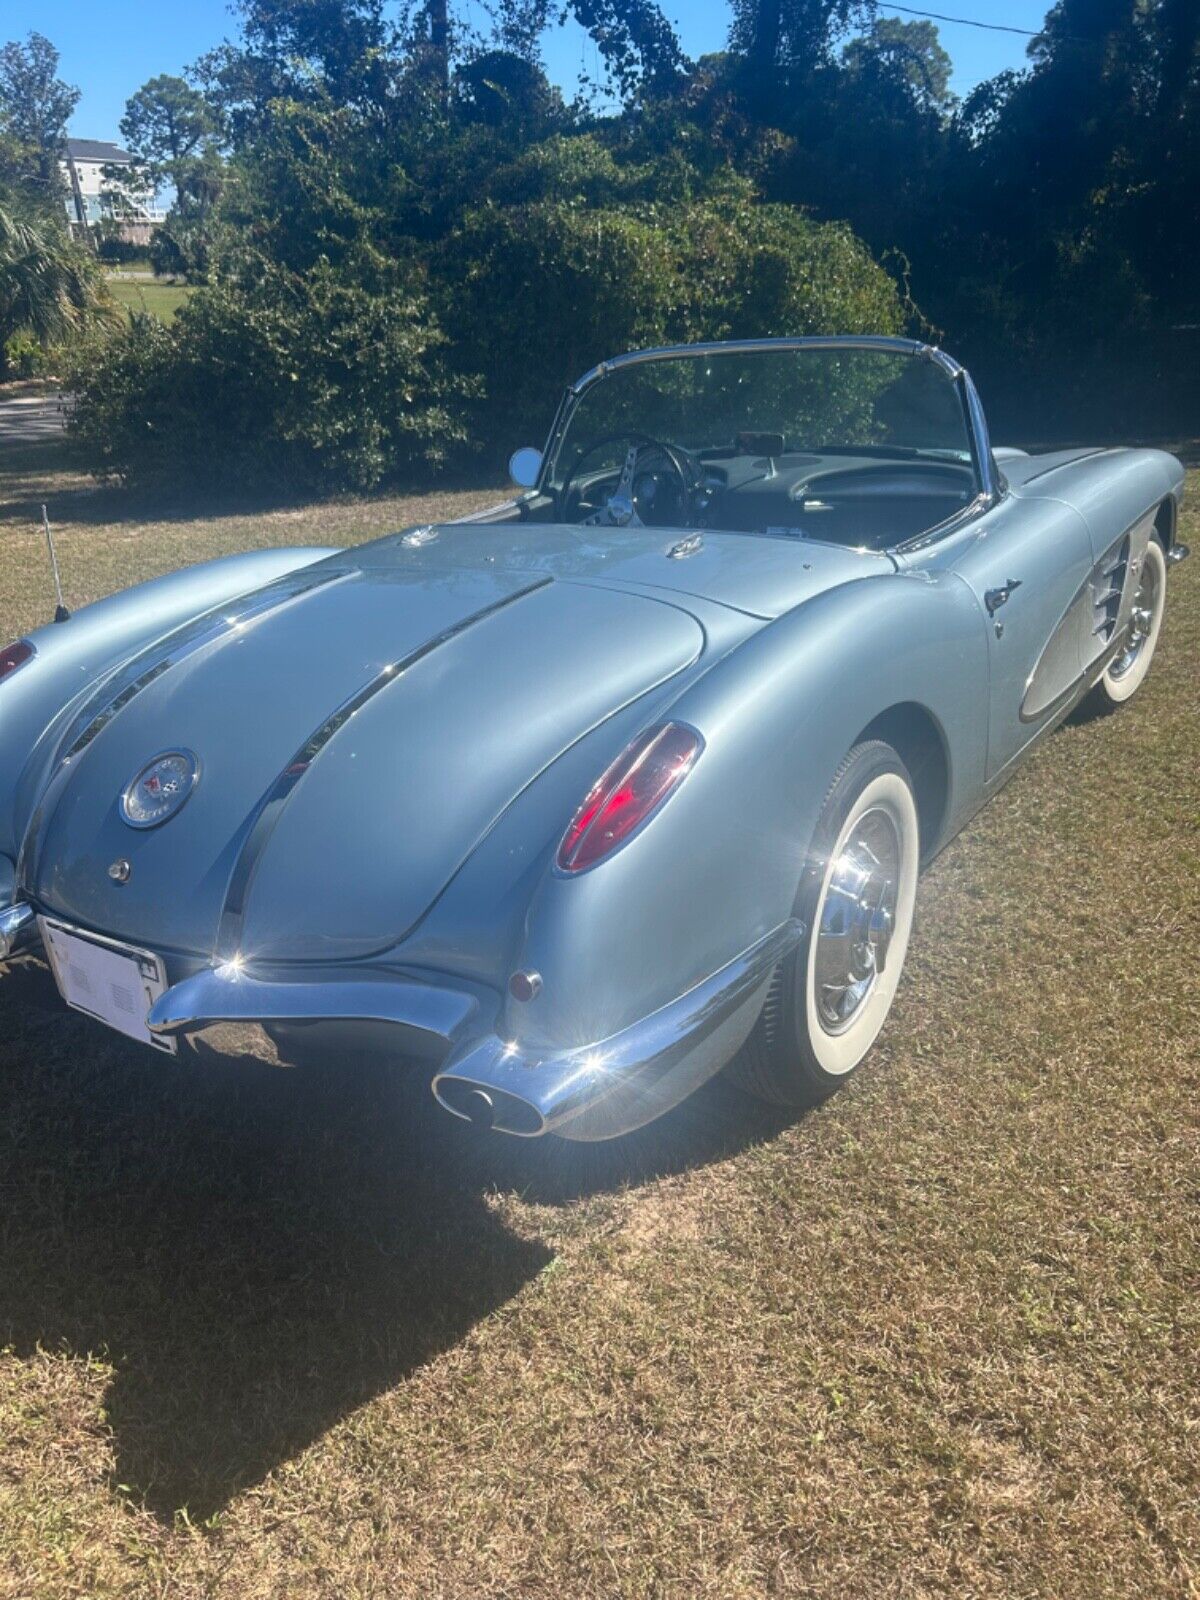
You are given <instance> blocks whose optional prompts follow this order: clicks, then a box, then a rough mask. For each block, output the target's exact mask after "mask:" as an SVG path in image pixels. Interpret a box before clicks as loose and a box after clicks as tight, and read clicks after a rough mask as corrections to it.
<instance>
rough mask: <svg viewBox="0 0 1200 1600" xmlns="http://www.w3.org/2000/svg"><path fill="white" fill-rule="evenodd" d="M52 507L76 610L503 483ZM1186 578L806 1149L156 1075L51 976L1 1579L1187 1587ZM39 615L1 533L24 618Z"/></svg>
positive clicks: (1190, 1507) (2, 1215)
mask: <svg viewBox="0 0 1200 1600" xmlns="http://www.w3.org/2000/svg"><path fill="white" fill-rule="evenodd" d="M18 465H23V470H24V472H25V480H24V482H23V483H22V484H19V485H16V486H15V489H14V497H15V498H17V499H24V500H25V501H26V502H28V501H30V500H31V499H37V498H40V496H41V492H42V489H43V488H44V487H45V485H46V478H45V476H44V474H45V473H47V472H49V471H51V469H52V468H53V461H52V460H50V459H45V460H26V461H25V462H24V463H23V464H22V463H18ZM39 474H42V476H41V477H39ZM50 486H51V488H52V489H53V491H54V495H55V501H54V502H52V506H53V505H54V504H55V502H57V506H58V510H57V520H58V522H59V524H60V526H61V528H62V556H63V565H64V569H65V572H66V574H67V581H68V587H69V588H70V590H71V592H72V598H73V599H75V600H82V599H84V598H86V597H88V596H90V595H93V594H98V593H100V592H102V591H103V590H105V589H107V588H109V587H112V586H114V585H115V584H117V583H119V582H128V581H130V580H132V579H133V578H135V577H139V576H143V575H145V574H148V573H151V572H157V571H161V570H164V569H166V568H168V567H171V566H174V565H177V564H178V563H179V562H181V561H184V560H195V559H199V558H201V557H202V556H204V555H206V554H210V553H217V552H224V551H227V550H233V549H236V548H239V547H240V546H243V545H246V544H250V543H254V544H262V543H278V542H282V541H284V540H288V541H292V540H302V541H307V540H316V539H319V540H326V539H328V540H331V541H334V542H337V541H340V540H343V539H345V538H347V537H348V536H351V535H352V534H357V533H359V532H361V533H362V534H363V535H364V536H365V535H366V534H369V533H373V532H376V531H380V530H381V529H382V528H383V527H385V526H393V525H398V524H400V523H403V522H409V521H415V520H423V519H426V518H429V517H432V516H436V515H438V514H445V513H446V511H448V510H452V509H454V508H455V507H459V506H464V505H466V504H467V503H468V500H469V496H461V497H442V499H441V500H440V501H439V502H438V503H436V504H435V503H432V502H430V501H420V502H414V501H402V500H391V501H375V502H369V503H358V504H349V503H348V504H343V505H338V506H333V507H306V508H294V509H291V510H285V511H279V510H276V511H273V512H268V513H265V514H262V515H259V516H251V515H249V514H247V513H244V512H233V511H231V512H230V513H229V514H228V515H225V516H220V517H208V518H195V517H188V516H185V515H183V514H182V513H180V514H178V515H176V516H174V517H162V516H160V517H158V518H157V520H145V521H140V520H136V519H135V518H134V517H133V516H132V514H130V513H128V511H127V509H125V508H123V507H122V503H121V502H120V501H119V500H117V499H107V498H105V497H97V496H96V495H95V494H94V492H92V491H84V489H83V488H82V486H81V485H78V484H77V485H74V486H72V484H71V483H70V482H69V481H67V480H65V479H63V478H60V477H54V478H53V480H52V482H51V485H50ZM1188 520H1189V523H1190V537H1191V539H1192V542H1193V544H1195V545H1198V546H1200V519H1198V518H1197V516H1196V513H1195V511H1194V510H1193V511H1192V512H1191V513H1190V514H1189V518H1188ZM1184 536H1185V537H1188V536H1189V532H1188V530H1187V529H1185V533H1184ZM1171 589H1172V594H1171V602H1170V610H1169V616H1168V622H1167V626H1166V629H1165V633H1164V637H1163V642H1162V645H1161V649H1160V657H1159V660H1158V662H1157V663H1156V666H1155V670H1154V672H1153V674H1152V675H1151V677H1150V679H1149V681H1148V683H1147V685H1146V688H1145V689H1144V691H1143V692H1142V693H1141V694H1139V696H1138V698H1137V701H1136V703H1135V704H1134V705H1133V706H1131V707H1130V708H1128V709H1127V710H1125V711H1124V712H1122V713H1121V714H1119V715H1117V716H1115V717H1112V718H1109V719H1106V720H1103V721H1099V722H1091V723H1076V724H1072V725H1068V726H1067V727H1065V728H1064V729H1062V730H1061V731H1060V732H1059V733H1058V734H1056V735H1055V736H1054V737H1053V738H1052V739H1050V740H1049V741H1048V742H1047V743H1046V744H1045V745H1043V747H1042V748H1041V750H1040V752H1039V753H1038V754H1037V755H1036V756H1035V757H1034V759H1033V760H1032V761H1031V762H1030V763H1029V765H1028V766H1027V767H1026V768H1025V770H1024V771H1023V772H1022V773H1021V774H1020V775H1019V777H1018V778H1017V779H1016V780H1015V781H1014V782H1013V783H1012V784H1011V785H1010V786H1009V788H1008V789H1007V790H1006V791H1005V792H1004V794H1003V795H1001V797H1000V798H999V799H998V800H997V801H996V802H995V803H994V804H993V805H992V806H991V807H990V808H989V809H988V810H987V811H986V812H984V813H983V814H982V815H981V816H980V817H979V818H978V819H977V820H976V821H975V822H974V823H973V824H972V826H971V827H970V828H969V829H968V830H967V832H966V833H965V834H964V835H963V836H962V837H961V838H960V839H959V840H958V841H957V842H956V843H955V844H954V845H953V846H952V847H951V848H950V850H949V851H948V852H947V853H946V854H945V855H944V856H943V857H942V858H941V860H940V861H939V862H938V863H937V864H936V865H935V866H934V868H933V869H932V870H931V872H930V873H929V874H928V875H927V877H926V878H925V880H924V884H923V888H922V891H921V895H920V900H919V923H918V929H917V932H916V935H915V939H914V943H913V948H912V953H911V959H910V968H909V972H908V974H907V978H906V982H905V984H904V986H903V988H902V992H901V996H900V999H899V1001H898V1003H897V1006H896V1009H895V1013H894V1015H893V1018H892V1020H891V1022H890V1023H889V1025H888V1028H887V1030H886V1032H885V1036H884V1038H883V1040H882V1043H881V1046H880V1048H879V1049H878V1050H877V1052H876V1053H875V1056H874V1057H873V1059H872V1062H871V1064H870V1067H869V1069H868V1070H866V1071H865V1072H864V1073H863V1074H862V1075H861V1076H860V1078H858V1079H856V1080H855V1081H854V1082H853V1083H852V1084H851V1085H850V1086H849V1087H848V1088H847V1090H846V1091H845V1092H843V1093H842V1094H840V1095H839V1096H837V1097H836V1098H835V1099H834V1100H833V1101H832V1102H830V1104H829V1105H828V1106H827V1107H825V1108H824V1109H823V1110H821V1111H820V1112H817V1113H813V1114H810V1115H808V1116H805V1117H802V1118H799V1119H797V1120H790V1121H789V1120H787V1119H783V1118H780V1117H778V1116H776V1115H775V1114H773V1113H769V1112H766V1111H763V1110H760V1109H757V1108H755V1107H754V1106H752V1105H751V1104H750V1103H749V1102H746V1101H743V1100H741V1099H740V1098H739V1097H738V1096H737V1095H735V1094H734V1093H733V1092H732V1091H730V1090H728V1089H726V1088H724V1087H722V1086H721V1085H719V1084H718V1085H715V1086H713V1087H712V1088H711V1089H710V1090H708V1091H707V1092H705V1093H703V1094H701V1095H699V1096H697V1097H696V1099H695V1100H694V1101H692V1102H691V1103H690V1104H688V1105H687V1106H685V1107H684V1108H682V1110H681V1111H680V1112H679V1113H677V1114H676V1115H674V1116H672V1117H670V1118H668V1119H666V1120H665V1121H664V1122H663V1123H661V1124H659V1125H657V1126H656V1127H655V1128H653V1129H650V1130H647V1131H646V1132H645V1133H644V1134H642V1135H639V1136H637V1137H635V1138H633V1139H630V1140H626V1141H622V1142H620V1143H618V1144H615V1145H611V1146H604V1147H599V1148H596V1149H588V1148H586V1147H571V1146H565V1145H554V1144H552V1143H544V1144H533V1145H529V1144H524V1143H520V1142H516V1141H512V1142H507V1143H505V1142H502V1141H500V1140H498V1139H487V1138H484V1137H482V1136H479V1135H476V1134H475V1133H474V1132H472V1131H471V1130H470V1129H465V1128H462V1127H460V1126H459V1125H457V1124H454V1123H452V1122H451V1121H450V1120H449V1119H448V1118H445V1117H444V1116H442V1115H441V1114H440V1113H438V1112H437V1110H436V1108H435V1107H434V1106H433V1104H432V1101H431V1098H430V1096H429V1094H428V1091H427V1089H426V1088H425V1086H424V1084H423V1082H421V1081H417V1080H416V1079H410V1080H405V1079H403V1078H399V1079H398V1078H395V1077H389V1076H387V1075H386V1074H381V1073H380V1072H378V1071H372V1072H359V1071H357V1070H355V1069H354V1067H353V1066H352V1065H350V1066H347V1067H346V1068H344V1069H343V1070H341V1071H340V1072H336V1073H330V1074H326V1075H321V1074H312V1073H301V1072H294V1073H279V1072H270V1071H268V1070H266V1069H255V1068H253V1067H247V1066H246V1065H244V1064H238V1063H229V1064H227V1065H226V1064H222V1065H219V1066H216V1067H214V1068H213V1069H212V1070H210V1071H208V1072H206V1073H204V1074H203V1075H200V1074H195V1073H189V1072H187V1071H186V1070H183V1069H180V1068H173V1067H171V1066H169V1065H164V1063H163V1061H162V1060H161V1059H160V1058H157V1057H155V1058H148V1057H147V1056H146V1055H145V1054H143V1053H141V1052H140V1051H138V1050H137V1049H136V1048H134V1047H129V1048H127V1047H125V1046H124V1045H123V1044H122V1043H121V1042H120V1041H119V1040H118V1039H116V1038H115V1037H113V1036H110V1035H107V1034H104V1033H103V1032H101V1031H99V1030H98V1029H97V1028H95V1027H94V1026H92V1025H91V1024H89V1023H87V1022H86V1021H85V1020H83V1019H81V1018H79V1017H76V1016H73V1015H70V1014H67V1013H65V1012H64V1011H63V1010H62V1008H61V1007H60V1005H59V1003H58V1001H57V998H56V996H55V994H54V992H53V990H52V986H51V984H50V981H49V978H48V976H47V975H46V973H45V971H44V970H43V969H42V968H41V967H40V966H38V965H37V964H36V963H32V962H25V963H24V964H23V965H22V966H21V968H20V970H18V971H15V972H14V973H13V974H12V975H11V977H10V979H9V980H8V981H7V982H5V983H4V984H2V985H0V1346H6V1347H7V1348H5V1349H4V1353H3V1355H2V1356H0V1595H4V1596H7V1597H17V1596H20V1597H22V1600H24V1597H27V1596H38V1597H41V1596H55V1597H67V1596H80V1597H82V1596H88V1597H93V1596H99V1597H105V1600H108V1597H115V1596H135V1595H136V1596H150V1595H159V1596H168V1595H169V1596H171V1597H172V1600H199V1597H200V1596H208V1595H220V1596H234V1597H238V1600H241V1597H251V1596H253V1597H266V1596H278V1597H283V1596H286V1597H288V1600H298V1597H308V1596H313V1597H316V1596H322V1597H333V1596H337V1597H342V1596H355V1597H383V1596H387V1597H389V1600H392V1597H395V1600H407V1597H410V1596H411V1597H421V1600H425V1597H429V1600H435V1597H437V1600H440V1597H445V1600H458V1597H466V1596H488V1597H494V1600H500V1597H508V1600H517V1597H520V1600H542V1597H548V1600H549V1597H552V1600H593V1597H595V1600H600V1597H604V1600H608V1597H616V1596H621V1597H635V1596H636V1597H651V1596H653V1597H664V1600H665V1597H671V1600H676V1597H678V1600H684V1597H687V1600H691V1597H699V1596H704V1597H714V1600H718V1597H719V1600H743V1597H745V1600H748V1597H751V1596H753V1597H759V1596H794V1597H797V1600H799V1597H804V1600H818V1597H820V1600H824V1597H829V1600H846V1597H854V1600H859V1597H863V1600H871V1597H880V1600H882V1597H884V1596H887V1597H889V1600H890V1597H917V1596H935V1595H936V1596H954V1597H955V1600H964V1597H973V1596H988V1597H993V1596H994V1597H996V1600H1026V1597H1029V1600H1032V1597H1038V1600H1054V1597H1064V1600H1066V1597H1070V1600H1100V1597H1113V1600H1117V1597H1120V1600H1129V1597H1133V1596H1137V1597H1139V1600H1145V1597H1157V1596H1162V1597H1168V1596H1170V1597H1183V1596H1194V1595H1196V1593H1197V1583H1198V1578H1197V1573H1198V1568H1200V1513H1198V1506H1197V1489H1198V1485H1200V1428H1198V1422H1200V1417H1198V1406H1197V1392H1198V1389H1197V1378H1198V1376H1200V1374H1198V1371H1197V1368H1198V1365H1200V1362H1198V1357H1197V1352H1198V1350H1200V1326H1198V1324H1200V1314H1198V1309H1197V1304H1198V1303H1197V1296H1196V1289H1197V1261H1198V1255H1197V1217H1198V1214H1200V1213H1198V1210H1197V1198H1198V1189H1200V1184H1198V1181H1197V1166H1196V1155H1197V1149H1196V1133H1197V1103H1198V1102H1197V1086H1198V1079H1200V1060H1198V1048H1197V1032H1198V1023H1200V996H1198V992H1197V979H1196V970H1197V968H1196V950H1197V948H1198V947H1200V761H1198V753H1200V729H1198V727H1197V711H1196V706H1197V699H1196V682H1197V678H1198V676H1200V626H1198V620H1197V619H1198V613H1197V600H1198V597H1200V559H1197V560H1195V561H1193V562H1190V563H1188V564H1187V565H1185V566H1183V567H1181V568H1179V569H1177V570H1176V571H1174V572H1173V574H1172V579H1171ZM46 592H47V589H46V582H45V578H44V572H43V567H42V560H41V555H40V551H39V550H38V549H37V543H36V537H35V535H34V533H33V531H32V530H31V529H30V528H29V527H28V526H27V525H26V522H25V520H24V519H23V515H18V516H16V517H15V518H14V517H10V519H9V520H8V521H5V522H0V611H2V614H3V617H4V627H3V629H0V631H3V632H4V633H6V634H7V635H11V634H13V633H15V632H18V631H19V630H20V629H21V628H22V627H25V626H28V625H29V624H30V623H31V622H33V621H34V620H36V619H37V618H38V617H40V616H44V615H45V610H46Z"/></svg>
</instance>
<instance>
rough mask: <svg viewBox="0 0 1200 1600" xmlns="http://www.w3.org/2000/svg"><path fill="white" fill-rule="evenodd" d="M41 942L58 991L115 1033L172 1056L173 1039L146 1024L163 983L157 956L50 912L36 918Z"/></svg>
mask: <svg viewBox="0 0 1200 1600" xmlns="http://www.w3.org/2000/svg"><path fill="white" fill-rule="evenodd" d="M38 923H39V925H40V927H41V930H42V942H43V943H44V945H45V947H46V954H47V955H48V956H49V958H50V967H51V970H52V971H53V973H54V978H55V982H56V983H57V984H58V992H59V993H60V994H61V995H62V997H63V999H64V1000H65V1001H66V1002H67V1004H68V1005H69V1006H71V1007H72V1008H73V1009H74V1010H75V1011H83V1012H85V1013H86V1014H87V1015H88V1016H89V1017H95V1018H96V1020H97V1022H104V1023H107V1025H108V1026H109V1027H110V1028H115V1029H116V1030H117V1032H118V1033H124V1034H128V1036H129V1037H130V1038H131V1039H138V1040H140V1041H141V1043H142V1044H149V1045H153V1046H154V1048H155V1049H156V1050H163V1051H165V1052H166V1054H167V1055H172V1056H173V1055H174V1054H175V1051H176V1045H175V1041H174V1039H160V1038H158V1037H156V1035H154V1034H152V1033H151V1032H150V1030H149V1028H147V1026H146V1016H147V1013H148V1012H149V1010H150V1007H151V1006H152V1005H153V1004H154V1002H155V1001H156V1000H157V999H158V997H159V996H160V995H161V994H162V993H163V992H164V991H165V989H166V987H167V974H166V969H165V968H164V966H163V963H162V957H161V956H156V955H154V954H153V953H152V952H151V951H149V950H139V949H137V948H136V946H134V945H128V944H119V943H118V942H117V941H116V940H115V939H104V938H101V937H100V935H99V934H95V933H80V932H79V931H78V930H77V929H75V928H68V927H67V926H66V925H65V924H63V923H61V922H55V921H54V920H53V918H51V917H39V918H38Z"/></svg>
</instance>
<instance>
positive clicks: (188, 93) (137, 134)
mask: <svg viewBox="0 0 1200 1600" xmlns="http://www.w3.org/2000/svg"><path fill="white" fill-rule="evenodd" d="M216 133H217V118H216V114H215V112H214V110H213V108H212V106H211V105H210V104H209V102H208V101H207V100H206V99H205V97H204V96H203V95H202V94H201V93H200V91H199V90H198V89H194V88H193V87H192V86H191V84H189V83H187V82H186V81H185V80H184V79H183V78H175V77H171V76H170V74H168V73H161V74H160V75H159V76H158V77H156V78H151V79H150V80H149V82H147V83H144V84H143V85H142V87H141V88H140V89H139V90H138V91H137V93H136V94H135V95H133V96H131V98H130V99H129V100H127V101H126V102H125V115H124V116H123V117H122V118H121V135H122V137H123V138H124V140H125V143H126V145H127V146H128V147H129V152H130V154H131V155H132V156H133V157H134V158H135V159H136V160H137V161H138V163H139V164H140V165H141V167H142V168H143V169H144V170H145V172H146V173H147V175H148V176H149V177H150V179H151V180H152V181H153V182H154V183H156V184H158V183H161V182H162V181H163V180H164V179H166V180H168V181H169V182H171V183H173V184H175V186H176V188H179V187H180V186H181V183H184V182H186V176H187V171H188V167H189V164H190V163H191V162H192V161H193V160H194V159H195V157H196V156H198V155H199V154H201V152H202V151H203V150H204V148H205V147H206V146H207V145H208V144H210V143H211V142H212V141H213V139H214V138H215V136H216Z"/></svg>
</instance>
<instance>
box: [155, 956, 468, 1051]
mask: <svg viewBox="0 0 1200 1600" xmlns="http://www.w3.org/2000/svg"><path fill="white" fill-rule="evenodd" d="M479 1009H480V1001H479V998H478V997H477V996H476V995H474V994H472V993H470V992H468V991H467V990H465V989H448V988H443V987H441V986H439V985H438V984H436V983H430V982H428V981H426V980H425V979H424V978H418V977H413V976H409V975H406V974H404V973H399V972H382V971H380V970H378V969H377V968H361V969H354V968H346V967H339V968H328V969H321V968H310V969H307V970H306V972H305V975H304V977H303V978H302V979H300V980H297V979H296V978H294V977H290V976H289V977H286V978H282V977H278V978H277V977H272V976H270V975H267V976H263V975H261V974H258V973H251V972H250V971H249V970H247V969H246V968H244V967H241V966H239V965H237V964H235V963H232V962H230V963H226V964H225V965H224V966H221V967H216V968H208V969H206V970H205V971H203V972H197V973H195V974H193V976H192V977H190V978H184V979H183V981H182V982H181V983H177V984H175V985H174V986H173V987H172V988H170V989H168V990H167V991H166V993H165V994H163V995H162V996H160V998H159V999H158V1000H156V1001H155V1003H154V1005H153V1006H151V1008H150V1012H149V1014H148V1016H147V1018H146V1026H147V1028H149V1030H150V1032H151V1033H158V1034H169V1035H172V1036H179V1035H184V1036H187V1035H192V1034H197V1033H202V1032H203V1031H204V1030H205V1029H207V1028H212V1027H216V1026H220V1025H222V1024H225V1023H247V1022H251V1023H256V1024H259V1025H261V1024H263V1023H268V1022H390V1023H396V1024H397V1025H399V1026H403V1027H407V1028H414V1029H416V1030H417V1031H419V1032H421V1033H429V1034H434V1035H436V1036H437V1037H438V1038H439V1039H441V1040H443V1041H445V1042H446V1043H449V1042H450V1041H451V1040H453V1039H454V1038H456V1037H457V1035H458V1034H459V1033H460V1032H461V1030H462V1029H463V1027H465V1025H466V1024H467V1023H468V1022H469V1021H470V1020H471V1018H472V1017H474V1016H475V1015H476V1013H477V1012H478V1011H479Z"/></svg>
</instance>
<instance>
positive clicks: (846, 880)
mask: <svg viewBox="0 0 1200 1600" xmlns="http://www.w3.org/2000/svg"><path fill="white" fill-rule="evenodd" d="M900 866H901V843H900V836H899V833H898V831H897V828H896V823H895V820H894V818H893V817H892V815H891V814H890V812H888V811H886V810H884V809H883V808H882V807H879V806H875V807H872V808H871V809H870V810H868V811H864V812H863V814H862V816H861V817H858V818H857V819H856V820H855V823H854V827H853V829H852V831H851V833H850V835H849V837H848V838H847V839H846V840H845V842H844V843H843V845H842V848H841V851H840V853H839V855H838V858H837V860H836V861H835V862H834V864H833V870H832V873H831V875H830V877H829V879H828V882H827V884H826V887H825V893H824V896H823V898H822V901H821V905H820V909H819V913H818V920H817V932H816V953H815V972H814V977H815V990H816V1007H817V1016H818V1020H819V1021H820V1024H821V1027H822V1028H823V1029H824V1031H825V1032H826V1033H832V1034H838V1033H842V1032H844V1031H845V1030H846V1029H847V1028H848V1027H850V1026H851V1024H852V1023H853V1022H854V1020H855V1018H856V1017H857V1016H858V1014H859V1011H860V1009H861V1007H862V1006H863V1004H864V1003H865V1001H866V1000H867V998H868V996H869V995H870V994H871V991H872V990H873V989H874V987H875V985H876V982H877V980H878V978H879V976H880V974H881V973H882V972H883V971H884V969H885V967H886V965H887V957H888V948H889V946H890V944H891V939H892V932H893V929H894V927H895V921H896V897H897V891H898V884H899V880H900Z"/></svg>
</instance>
